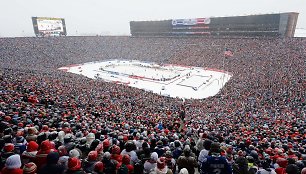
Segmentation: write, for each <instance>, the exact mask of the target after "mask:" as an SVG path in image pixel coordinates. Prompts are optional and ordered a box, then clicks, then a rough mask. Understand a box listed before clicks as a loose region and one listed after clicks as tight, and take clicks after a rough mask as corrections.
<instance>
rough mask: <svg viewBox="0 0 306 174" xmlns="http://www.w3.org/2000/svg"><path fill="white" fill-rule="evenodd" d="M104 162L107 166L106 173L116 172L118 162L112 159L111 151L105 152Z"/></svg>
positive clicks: (114, 173)
mask: <svg viewBox="0 0 306 174" xmlns="http://www.w3.org/2000/svg"><path fill="white" fill-rule="evenodd" d="M102 162H103V164H104V166H105V167H104V173H107V174H108V173H109V174H116V166H117V162H116V161H115V160H111V154H110V153H109V152H105V153H104V154H103V159H102Z"/></svg>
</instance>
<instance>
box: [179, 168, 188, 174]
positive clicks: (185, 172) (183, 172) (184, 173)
mask: <svg viewBox="0 0 306 174" xmlns="http://www.w3.org/2000/svg"><path fill="white" fill-rule="evenodd" d="M179 174H189V173H188V170H187V169H186V168H182V169H181V170H180V173H179Z"/></svg>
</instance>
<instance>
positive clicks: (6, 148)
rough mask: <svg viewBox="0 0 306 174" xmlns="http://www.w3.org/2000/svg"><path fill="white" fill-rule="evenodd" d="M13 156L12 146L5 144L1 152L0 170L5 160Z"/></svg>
mask: <svg viewBox="0 0 306 174" xmlns="http://www.w3.org/2000/svg"><path fill="white" fill-rule="evenodd" d="M14 154H15V153H14V144H12V143H5V144H4V147H3V149H2V152H1V161H0V169H1V168H3V167H4V164H5V161H6V159H7V158H8V157H10V156H12V155H14Z"/></svg>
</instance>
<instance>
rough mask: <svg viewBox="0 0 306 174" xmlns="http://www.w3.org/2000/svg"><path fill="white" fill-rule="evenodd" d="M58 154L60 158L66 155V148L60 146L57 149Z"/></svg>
mask: <svg viewBox="0 0 306 174" xmlns="http://www.w3.org/2000/svg"><path fill="white" fill-rule="evenodd" d="M58 153H59V155H60V156H65V155H67V148H66V146H63V145H62V146H60V147H58Z"/></svg>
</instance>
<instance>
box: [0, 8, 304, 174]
mask: <svg viewBox="0 0 306 174" xmlns="http://www.w3.org/2000/svg"><path fill="white" fill-rule="evenodd" d="M297 17H298V13H293V12H290V13H279V14H266V15H250V16H232V17H227V18H226V19H224V18H222V17H220V18H217V17H216V18H210V19H207V18H195V19H171V20H164V21H131V22H130V30H131V36H66V35H67V31H66V23H65V20H64V19H63V18H49V17H33V18H32V23H33V29H34V32H35V35H36V36H37V37H15V38H0V67H1V70H0V79H1V81H0V83H1V85H0V94H1V95H0V119H1V126H0V128H1V129H0V137H1V138H0V141H1V143H0V145H1V147H0V149H1V162H0V168H1V169H2V170H1V172H2V173H3V174H6V173H39V174H40V173H42V174H43V173H69V174H70V173H95V174H114V173H115V174H116V173H118V174H132V173H135V174H136V173H137V174H142V173H145V174H149V173H150V174H159V173H164V174H166V173H174V174H177V173H180V174H184V173H186V172H187V173H191V174H194V173H201V174H208V173H211V174H215V173H218V174H223V173H234V174H240V173H248V172H253V173H260V172H262V173H263V172H271V173H277V174H278V173H288V174H299V173H303V171H304V172H305V170H306V169H305V167H306V132H305V127H306V122H305V118H306V113H305V111H306V105H305V98H306V95H305V91H306V90H305V89H306V81H305V77H306V64H305V63H306V39H304V38H295V37H293V36H294V31H295V27H296V23H297ZM251 24H252V25H251ZM146 26H147V28H146ZM55 35H58V36H61V37H50V36H55ZM144 72H146V73H147V74H146V73H144ZM209 72H214V73H209ZM154 73H156V75H152V74H154ZM218 73H219V74H218ZM103 74H106V75H105V76H104V75H103ZM189 76H190V77H189ZM182 77H183V79H181V78H182ZM192 78H194V79H195V80H190V79H192ZM135 79H136V80H135ZM144 81H147V82H148V83H143V82H144ZM206 82H207V84H206ZM210 82H211V83H216V84H217V83H218V84H220V88H218V90H216V92H215V93H214V94H213V95H207V96H205V97H198V96H199V95H200V94H199V93H195V94H194V95H193V96H191V97H184V96H182V95H176V94H173V96H172V94H171V93H170V92H171V91H175V92H177V93H179V94H186V93H191V92H195V91H196V92H199V91H204V90H205V89H208V91H210V92H211V91H212V90H214V89H215V88H216V86H211V87H212V88H211V89H210V88H209V87H207V88H205V89H204V86H209V85H208V84H210ZM140 83H142V86H140V87H138V86H136V85H135V84H140ZM130 84H134V86H133V85H130ZM156 84H160V86H158V87H157V88H158V89H159V91H157V92H154V89H155V88H154V89H153V88H152V89H151V88H150V87H148V86H154V85H156ZM171 85H173V86H181V87H182V88H171ZM183 87H184V88H183ZM202 88H203V89H202ZM213 88H214V89H213ZM166 90H169V92H168V93H165V94H164V95H162V93H161V92H160V91H166ZM188 90H190V91H191V92H188ZM213 160H218V161H219V163H214V162H213Z"/></svg>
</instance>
